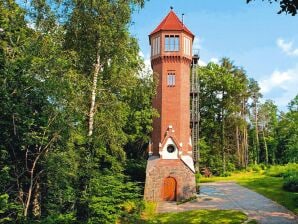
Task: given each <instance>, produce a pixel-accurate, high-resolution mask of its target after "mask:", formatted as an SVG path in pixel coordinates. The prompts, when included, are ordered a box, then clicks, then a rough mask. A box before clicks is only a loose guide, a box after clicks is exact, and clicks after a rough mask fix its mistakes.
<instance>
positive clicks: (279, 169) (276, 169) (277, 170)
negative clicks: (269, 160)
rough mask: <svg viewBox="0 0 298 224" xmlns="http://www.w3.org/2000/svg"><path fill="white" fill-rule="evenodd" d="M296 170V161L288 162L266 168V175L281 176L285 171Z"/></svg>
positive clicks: (285, 173) (297, 167) (297, 166)
mask: <svg viewBox="0 0 298 224" xmlns="http://www.w3.org/2000/svg"><path fill="white" fill-rule="evenodd" d="M297 170H298V164H297V163H289V164H287V165H275V166H271V167H270V168H269V169H267V170H266V175H268V176H271V177H282V176H284V175H287V173H291V172H295V171H297Z"/></svg>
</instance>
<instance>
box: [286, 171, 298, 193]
mask: <svg viewBox="0 0 298 224" xmlns="http://www.w3.org/2000/svg"><path fill="white" fill-rule="evenodd" d="M283 188H284V189H285V190H287V191H292V192H298V171H297V170H296V171H292V172H288V173H286V174H285V175H284V183H283Z"/></svg>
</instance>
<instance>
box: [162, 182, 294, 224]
mask: <svg viewBox="0 0 298 224" xmlns="http://www.w3.org/2000/svg"><path fill="white" fill-rule="evenodd" d="M200 189H201V194H200V195H199V197H198V198H197V199H196V200H193V201H191V202H187V203H184V204H181V205H177V204H176V202H161V203H159V204H158V207H157V209H158V212H160V213H162V212H178V211H187V210H194V209H233V210H241V211H243V212H244V213H245V214H247V215H248V217H249V219H255V220H257V221H258V222H259V223H261V224H298V218H297V216H295V215H294V214H293V213H292V212H291V211H289V210H287V209H286V208H285V207H283V206H281V205H279V204H277V203H276V202H274V201H272V200H270V199H268V198H266V197H264V196H262V195H260V194H258V193H256V192H253V191H251V190H249V189H247V188H245V187H242V186H240V185H238V184H236V183H233V182H214V183H204V184H201V188H200Z"/></svg>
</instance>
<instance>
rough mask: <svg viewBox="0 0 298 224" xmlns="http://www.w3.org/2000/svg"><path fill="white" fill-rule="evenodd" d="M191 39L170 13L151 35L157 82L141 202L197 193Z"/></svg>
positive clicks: (173, 14) (183, 196)
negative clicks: (192, 107) (193, 138)
mask: <svg viewBox="0 0 298 224" xmlns="http://www.w3.org/2000/svg"><path fill="white" fill-rule="evenodd" d="M193 40H194V35H193V34H192V32H191V31H190V30H188V29H187V28H186V26H185V25H184V24H183V23H182V22H181V21H180V19H179V18H178V17H177V15H176V14H175V13H174V11H173V10H172V9H171V11H170V12H169V14H168V15H167V16H166V17H165V18H164V19H163V20H162V22H161V23H160V24H159V25H158V26H157V27H156V29H155V30H154V31H153V32H152V33H151V34H150V35H149V41H150V45H151V66H152V69H153V72H154V73H155V76H156V77H157V78H158V86H157V95H156V97H155V99H154V100H153V107H154V108H156V109H157V110H158V112H159V115H160V117H159V118H156V119H154V121H153V132H152V138H151V143H150V144H149V158H148V162H147V168H146V184H145V193H144V198H145V199H146V200H149V201H162V200H167V201H168V200H169V201H181V200H183V199H187V198H189V197H191V196H194V194H195V193H196V184H195V175H194V174H195V169H194V162H193V157H192V142H191V130H190V69H191V63H192V43H193Z"/></svg>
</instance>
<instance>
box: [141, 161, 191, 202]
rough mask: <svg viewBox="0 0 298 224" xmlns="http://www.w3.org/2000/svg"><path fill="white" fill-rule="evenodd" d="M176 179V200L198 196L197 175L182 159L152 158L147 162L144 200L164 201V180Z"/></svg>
mask: <svg viewBox="0 0 298 224" xmlns="http://www.w3.org/2000/svg"><path fill="white" fill-rule="evenodd" d="M167 177H173V178H175V180H176V182H177V186H176V200H177V201H182V200H185V199H188V198H190V197H192V196H194V195H195V194H196V182H195V174H194V173H193V172H192V171H191V170H190V168H189V167H187V166H186V165H185V164H184V162H183V161H182V160H180V159H173V160H164V159H160V158H159V157H157V156H151V157H149V159H148V162H147V168H146V183H145V193H144V199H145V200H147V201H162V200H163V187H164V180H165V178H167Z"/></svg>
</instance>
